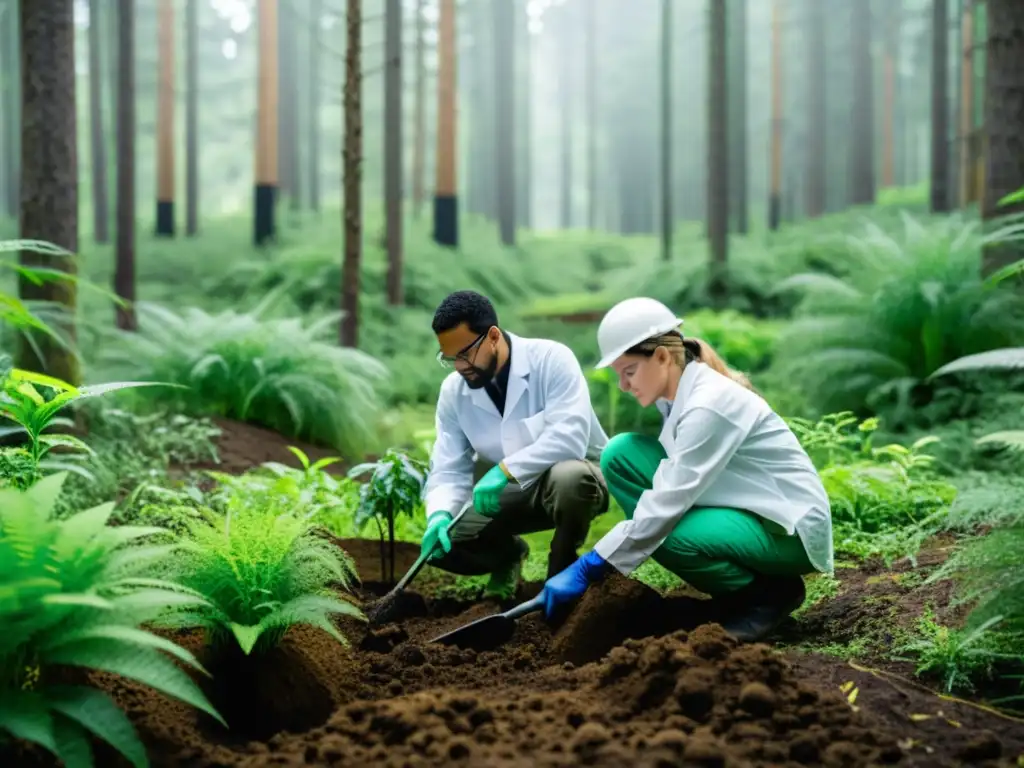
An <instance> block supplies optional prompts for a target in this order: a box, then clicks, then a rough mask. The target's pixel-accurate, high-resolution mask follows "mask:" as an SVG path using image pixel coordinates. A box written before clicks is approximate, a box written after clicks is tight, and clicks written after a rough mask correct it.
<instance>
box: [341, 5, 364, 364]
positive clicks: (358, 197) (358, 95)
mask: <svg viewBox="0 0 1024 768" xmlns="http://www.w3.org/2000/svg"><path fill="white" fill-rule="evenodd" d="M345 14H346V16H345V19H346V20H345V26H346V29H347V36H346V48H345V85H344V94H343V101H344V105H345V138H344V145H343V147H342V168H343V169H344V178H343V179H342V182H341V184H342V190H343V193H344V202H343V206H344V211H343V217H344V222H343V224H342V226H343V231H344V236H345V256H344V260H343V261H342V267H341V311H342V313H343V315H342V318H341V346H343V347H356V346H358V344H359V277H360V274H359V273H360V264H361V262H362V239H363V198H362V186H363V99H362V90H363V87H362V81H363V73H362V56H361V54H362V44H363V42H362V30H363V21H362V18H363V11H362V0H347V3H346V6H345Z"/></svg>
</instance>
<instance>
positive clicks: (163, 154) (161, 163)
mask: <svg viewBox="0 0 1024 768" xmlns="http://www.w3.org/2000/svg"><path fill="white" fill-rule="evenodd" d="M158 24H159V27H158V29H157V34H158V37H159V46H160V54H159V61H160V63H159V68H160V85H159V113H158V115H157V129H156V130H157V169H156V176H157V181H156V184H157V192H156V234H157V235H162V236H165V237H174V220H175V217H174V213H175V212H174V181H175V179H174V170H175V168H174V106H175V102H176V101H177V99H176V96H175V84H176V80H177V78H176V75H177V69H176V67H175V65H174V0H160V11H159V21H158Z"/></svg>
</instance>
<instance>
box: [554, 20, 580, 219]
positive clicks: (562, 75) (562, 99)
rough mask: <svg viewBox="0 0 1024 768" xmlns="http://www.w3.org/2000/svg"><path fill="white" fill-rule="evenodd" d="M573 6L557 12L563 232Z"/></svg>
mask: <svg viewBox="0 0 1024 768" xmlns="http://www.w3.org/2000/svg"><path fill="white" fill-rule="evenodd" d="M572 8H575V6H573V5H567V6H563V7H562V8H561V9H560V13H559V22H560V23H559V30H560V32H561V34H560V38H561V39H560V43H561V45H560V46H559V54H560V55H559V72H558V88H559V90H558V99H559V114H560V124H561V134H560V135H561V140H562V141H561V148H560V150H559V154H560V156H561V160H562V178H561V184H562V193H561V195H560V196H559V200H560V201H561V214H562V215H561V219H562V229H569V228H570V227H571V226H572V209H573V199H572V198H573V194H572V193H573V167H572V145H573V137H572V134H573V130H572V129H573V124H572V119H573V117H572V97H573V90H574V88H575V84H574V83H573V78H572V74H573V64H574V62H575V57H576V50H575V45H574V43H575V42H576V36H575V34H574V33H575V29H574V28H573V19H572V15H571V13H570V10H571V9H572Z"/></svg>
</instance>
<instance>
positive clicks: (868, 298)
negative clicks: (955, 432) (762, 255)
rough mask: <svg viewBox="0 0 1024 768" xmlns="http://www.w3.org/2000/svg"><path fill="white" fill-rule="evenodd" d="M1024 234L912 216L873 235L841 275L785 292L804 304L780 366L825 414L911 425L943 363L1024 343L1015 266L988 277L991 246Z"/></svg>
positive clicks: (860, 243)
mask: <svg viewBox="0 0 1024 768" xmlns="http://www.w3.org/2000/svg"><path fill="white" fill-rule="evenodd" d="M1020 232H1021V227H1020V226H1014V227H1009V228H1002V229H1000V230H999V231H996V232H992V233H988V234H983V233H982V232H981V230H980V227H979V225H978V224H977V222H966V221H965V220H964V219H961V218H959V217H955V216H954V217H949V218H946V219H937V220H934V221H932V222H931V223H928V224H925V223H922V222H920V221H918V220H915V219H913V218H911V217H909V216H906V215H905V216H904V226H903V231H902V232H901V233H899V234H896V235H894V234H891V233H889V232H886V231H884V230H883V229H882V228H881V227H878V226H875V225H872V226H869V227H867V228H866V231H865V232H864V233H863V234H862V235H860V236H859V237H852V238H848V240H847V245H846V248H845V249H844V250H843V251H841V252H840V253H839V254H837V256H838V257H839V258H838V259H837V262H836V267H837V270H838V274H836V275H824V274H820V273H817V274H816V273H806V274H800V275H795V276H793V277H790V278H788V279H786V280H785V281H783V282H782V283H780V284H779V285H778V290H780V291H788V290H793V291H798V292H799V294H800V295H801V296H802V300H801V303H800V307H799V313H798V317H797V319H796V320H795V321H794V322H793V323H792V324H791V325H789V326H788V327H786V328H785V329H784V330H783V332H782V335H781V337H780V339H779V345H780V348H784V349H785V350H786V354H785V356H784V358H780V359H779V360H778V364H779V365H780V366H782V367H783V368H784V370H785V372H786V373H787V375H789V376H790V377H792V379H793V381H795V382H798V384H799V386H800V389H801V390H802V392H803V393H804V394H805V395H806V396H808V397H809V398H810V399H811V400H812V401H813V402H814V403H816V404H817V405H819V406H820V407H821V408H822V409H823V410H826V411H836V410H853V411H857V412H865V411H866V410H868V409H869V408H879V407H888V408H889V409H890V410H891V412H892V415H891V417H892V418H894V419H898V420H900V421H903V420H906V419H908V418H909V417H910V415H911V412H912V409H913V407H915V406H917V405H919V404H920V402H921V399H922V398H927V397H928V390H929V389H930V387H929V386H928V385H927V384H926V383H925V382H926V380H927V379H928V377H929V376H930V375H931V374H932V373H934V372H935V371H937V370H939V369H940V368H941V367H942V366H943V365H945V364H946V363H949V362H950V361H952V360H955V359H956V358H959V357H961V356H963V355H967V354H972V353H976V352H983V351H986V350H990V349H994V348H998V347H1003V346H1012V345H1013V344H1015V343H1019V342H1020V340H1021V339H1024V304H1022V303H1021V302H1020V299H1019V296H1018V295H1017V294H1016V293H1015V292H1014V291H1012V290H1008V289H1006V287H1005V286H1003V285H1002V282H1003V281H1005V280H1006V279H1007V278H1008V277H1009V276H1010V275H1011V274H1013V268H1008V269H1007V270H1004V271H1003V272H1002V273H1000V274H999V275H994V276H992V277H989V278H982V276H981V275H982V273H981V259H982V256H981V254H982V249H983V247H984V246H985V245H986V244H988V243H991V242H995V241H1001V240H1006V239H1008V238H1014V237H1019V236H1020ZM1016 268H1017V269H1019V268H1020V265H1018V266H1017V267H1016Z"/></svg>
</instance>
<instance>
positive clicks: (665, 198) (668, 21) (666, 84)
mask: <svg viewBox="0 0 1024 768" xmlns="http://www.w3.org/2000/svg"><path fill="white" fill-rule="evenodd" d="M673 37H674V35H673V29H672V0H661V176H660V178H661V258H662V259H663V260H664V261H671V259H672V230H673V229H674V228H675V216H674V214H673V210H672V181H673V179H672V39H673Z"/></svg>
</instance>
